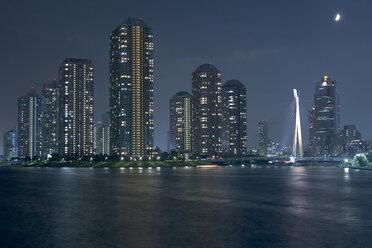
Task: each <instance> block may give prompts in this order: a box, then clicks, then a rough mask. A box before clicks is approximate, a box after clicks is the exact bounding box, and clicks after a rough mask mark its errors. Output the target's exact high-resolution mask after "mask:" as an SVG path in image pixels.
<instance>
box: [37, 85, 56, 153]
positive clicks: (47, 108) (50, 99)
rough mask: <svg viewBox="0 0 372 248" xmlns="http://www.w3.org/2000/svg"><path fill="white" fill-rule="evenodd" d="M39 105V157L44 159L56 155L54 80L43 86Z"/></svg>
mask: <svg viewBox="0 0 372 248" xmlns="http://www.w3.org/2000/svg"><path fill="white" fill-rule="evenodd" d="M40 103H41V105H40V108H39V109H40V124H41V138H40V143H41V156H42V157H44V158H46V157H47V156H48V155H52V154H54V153H58V149H57V147H58V142H57V121H58V115H57V113H58V111H57V109H58V105H57V103H58V82H57V81H56V80H55V81H53V82H51V83H49V84H45V85H44V87H43V90H42V91H41V97H40Z"/></svg>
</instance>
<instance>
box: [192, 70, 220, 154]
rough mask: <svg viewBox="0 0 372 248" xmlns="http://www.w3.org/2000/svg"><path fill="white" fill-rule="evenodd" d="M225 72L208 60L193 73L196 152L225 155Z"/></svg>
mask: <svg viewBox="0 0 372 248" xmlns="http://www.w3.org/2000/svg"><path fill="white" fill-rule="evenodd" d="M221 100H222V99H221V71H220V70H219V69H217V68H216V67H215V66H214V65H212V64H210V63H208V64H203V65H200V66H199V67H198V68H196V70H195V71H194V72H193V73H192V108H193V110H192V139H193V152H194V153H196V154H201V155H206V156H213V155H219V154H221V150H222V141H221V131H222V113H221Z"/></svg>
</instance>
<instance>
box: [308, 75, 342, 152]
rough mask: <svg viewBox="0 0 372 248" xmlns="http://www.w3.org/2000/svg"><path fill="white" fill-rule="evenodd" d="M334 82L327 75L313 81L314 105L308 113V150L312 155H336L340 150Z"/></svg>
mask: <svg viewBox="0 0 372 248" xmlns="http://www.w3.org/2000/svg"><path fill="white" fill-rule="evenodd" d="M336 84H337V83H336V81H335V80H331V79H330V78H329V77H328V76H327V75H325V76H324V77H323V78H322V79H321V81H317V82H315V94H314V107H313V108H312V109H311V110H310V113H309V135H310V137H309V150H310V153H311V154H312V155H313V156H320V157H323V156H336V155H337V154H338V153H339V152H340V149H339V147H340V145H339V142H338V141H339V139H338V135H339V102H338V95H337V92H336Z"/></svg>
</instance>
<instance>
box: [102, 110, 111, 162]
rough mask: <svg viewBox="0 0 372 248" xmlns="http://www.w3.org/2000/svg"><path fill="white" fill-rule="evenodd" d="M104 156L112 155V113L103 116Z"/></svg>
mask: <svg viewBox="0 0 372 248" xmlns="http://www.w3.org/2000/svg"><path fill="white" fill-rule="evenodd" d="M102 154H104V155H110V112H107V113H105V114H103V115H102Z"/></svg>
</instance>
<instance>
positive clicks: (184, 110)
mask: <svg viewBox="0 0 372 248" xmlns="http://www.w3.org/2000/svg"><path fill="white" fill-rule="evenodd" d="M169 106H170V145H171V147H170V148H171V149H172V150H176V151H179V152H191V95H190V94H189V93H187V92H178V93H177V94H175V95H174V96H173V97H172V98H171V99H170V104H169Z"/></svg>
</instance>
